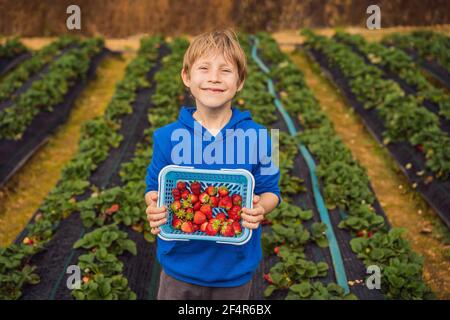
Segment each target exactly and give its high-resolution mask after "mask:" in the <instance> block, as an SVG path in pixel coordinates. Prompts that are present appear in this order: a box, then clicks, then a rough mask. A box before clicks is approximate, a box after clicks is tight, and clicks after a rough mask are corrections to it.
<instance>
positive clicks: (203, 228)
mask: <svg viewBox="0 0 450 320" xmlns="http://www.w3.org/2000/svg"><path fill="white" fill-rule="evenodd" d="M207 225H208V221H205V222H203V223H202V225H201V226H200V231H203V232H206V226H207Z"/></svg>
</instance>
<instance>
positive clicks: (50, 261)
mask: <svg viewBox="0 0 450 320" xmlns="http://www.w3.org/2000/svg"><path fill="white" fill-rule="evenodd" d="M167 51H168V48H167V47H166V46H161V48H160V54H159V61H158V62H157V63H155V65H154V66H153V67H152V69H151V70H150V71H149V72H148V74H147V79H148V80H150V81H151V83H152V79H153V76H154V74H155V72H156V71H158V69H159V68H160V67H161V62H160V60H161V58H162V56H163V55H165V54H166V53H167ZM154 90H155V84H152V86H151V87H150V88H145V89H142V90H139V91H138V93H137V96H136V100H135V102H134V103H133V104H132V107H133V113H131V114H128V115H126V116H124V117H123V119H122V125H121V128H120V129H119V133H120V134H122V135H123V136H124V138H123V140H122V142H121V143H120V145H119V147H118V148H115V149H112V150H111V151H110V153H109V156H108V158H107V159H106V160H105V161H103V162H102V163H101V164H99V166H98V168H97V169H96V170H95V171H94V172H93V174H92V175H91V177H90V178H89V181H90V182H91V183H92V184H94V185H95V186H97V187H102V188H109V187H112V186H116V185H120V184H121V183H120V179H119V176H118V171H119V168H120V165H121V164H122V163H124V162H127V161H129V160H130V159H131V158H132V156H133V155H134V151H135V148H136V146H137V144H138V143H139V142H140V141H143V139H144V135H143V131H144V130H145V129H146V127H147V126H148V123H146V122H147V112H148V109H149V108H150V107H151V100H150V98H151V95H152V93H153V92H154ZM90 194H91V191H90V190H87V191H86V192H85V193H84V194H83V195H81V196H78V197H77V201H81V200H83V199H87V198H88V197H89V196H90ZM32 220H33V219H32ZM32 220H31V221H32ZM120 228H121V230H123V231H125V232H127V233H128V235H129V238H130V239H132V240H133V241H135V242H136V245H137V250H138V255H137V256H132V255H131V254H129V253H128V252H127V253H125V254H123V255H122V256H121V257H120V260H121V261H122V262H123V263H124V272H123V275H124V277H125V278H127V279H128V280H129V285H130V288H131V289H132V290H133V291H134V292H135V293H136V294H137V297H138V299H146V298H147V297H148V296H149V294H153V293H149V285H150V284H153V286H155V285H154V283H155V279H157V278H159V273H158V274H157V275H155V274H154V273H153V272H152V269H153V268H154V265H153V262H154V261H157V260H156V257H155V248H154V245H153V244H150V243H148V242H147V241H145V239H144V237H143V235H142V234H141V233H137V232H135V231H133V230H131V229H130V228H129V227H125V226H120ZM93 230H94V228H91V229H89V230H87V229H85V228H84V226H83V224H82V221H81V218H80V215H79V214H78V213H77V212H74V213H72V214H71V215H70V216H69V217H68V218H66V219H63V220H62V221H61V223H60V224H59V226H58V227H57V229H56V231H55V232H54V236H53V238H52V239H51V240H50V241H49V243H48V244H47V246H46V248H47V249H46V250H45V251H43V252H41V253H39V254H37V255H36V256H34V257H33V258H32V261H31V263H32V264H34V265H37V268H38V269H37V272H38V274H39V275H40V277H41V281H40V283H39V284H37V285H33V286H26V288H24V294H23V296H22V299H24V300H29V299H58V300H71V299H73V298H72V295H71V290H69V289H68V287H67V285H66V282H67V279H68V277H69V276H70V275H69V274H66V270H67V266H69V265H76V264H77V263H78V258H79V256H80V255H82V254H84V253H86V251H85V250H83V249H82V250H80V249H77V250H74V249H73V245H74V243H75V242H76V241H77V240H78V239H80V238H81V237H82V236H83V235H84V234H85V233H88V232H90V231H93ZM25 236H26V230H24V231H23V232H22V234H21V235H20V236H19V237H18V238H17V239H16V243H19V242H21V241H22V239H23V238H24V237H25Z"/></svg>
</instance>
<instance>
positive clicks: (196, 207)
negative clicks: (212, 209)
mask: <svg viewBox="0 0 450 320" xmlns="http://www.w3.org/2000/svg"><path fill="white" fill-rule="evenodd" d="M201 206H202V203H201V202H200V201H197V202H196V203H195V204H194V206H193V209H194V211H197V210H200V207H201Z"/></svg>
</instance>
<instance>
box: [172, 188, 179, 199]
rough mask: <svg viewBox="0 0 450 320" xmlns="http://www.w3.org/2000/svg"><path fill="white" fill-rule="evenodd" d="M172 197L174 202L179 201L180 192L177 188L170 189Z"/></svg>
mask: <svg viewBox="0 0 450 320" xmlns="http://www.w3.org/2000/svg"><path fill="white" fill-rule="evenodd" d="M172 195H173V199H174V200H180V199H181V192H180V190H178V189H177V188H175V189H172Z"/></svg>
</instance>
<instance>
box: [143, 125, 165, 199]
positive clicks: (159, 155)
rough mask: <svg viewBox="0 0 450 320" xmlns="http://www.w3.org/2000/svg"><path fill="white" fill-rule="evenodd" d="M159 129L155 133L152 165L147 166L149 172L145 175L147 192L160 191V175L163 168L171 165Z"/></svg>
mask: <svg viewBox="0 0 450 320" xmlns="http://www.w3.org/2000/svg"><path fill="white" fill-rule="evenodd" d="M157 132H158V130H156V131H155V132H154V133H153V155H152V160H151V162H150V165H149V166H148V167H147V174H146V176H145V183H146V188H145V193H147V192H149V191H158V175H159V172H160V171H161V169H162V168H164V167H165V166H166V165H169V163H168V162H167V160H166V158H165V157H164V151H163V150H162V146H161V140H160V137H159V135H158V133H157Z"/></svg>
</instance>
